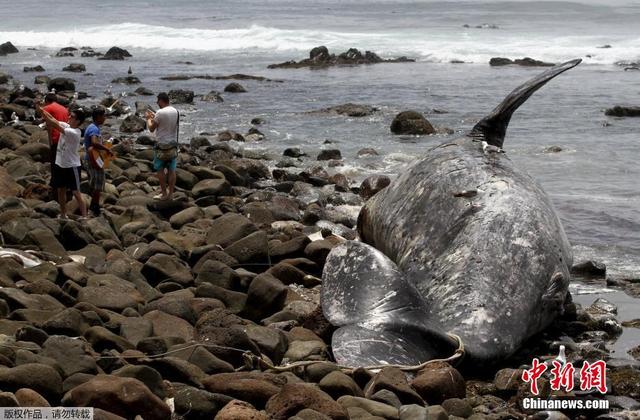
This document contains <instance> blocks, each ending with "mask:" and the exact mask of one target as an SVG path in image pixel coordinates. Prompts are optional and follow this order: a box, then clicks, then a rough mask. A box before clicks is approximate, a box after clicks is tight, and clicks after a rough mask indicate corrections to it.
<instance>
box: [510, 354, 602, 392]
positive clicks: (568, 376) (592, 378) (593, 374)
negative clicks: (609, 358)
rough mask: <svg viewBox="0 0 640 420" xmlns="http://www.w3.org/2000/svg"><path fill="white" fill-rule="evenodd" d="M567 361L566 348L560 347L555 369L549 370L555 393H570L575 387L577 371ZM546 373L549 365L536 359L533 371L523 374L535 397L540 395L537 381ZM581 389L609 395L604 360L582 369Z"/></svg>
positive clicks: (554, 362)
mask: <svg viewBox="0 0 640 420" xmlns="http://www.w3.org/2000/svg"><path fill="white" fill-rule="evenodd" d="M566 360H567V359H566V356H565V354H564V346H560V354H558V357H557V358H556V359H555V360H553V361H552V362H551V364H552V365H553V367H552V368H551V369H550V370H549V373H550V375H551V389H552V390H554V391H560V390H565V391H567V392H570V391H572V390H573V388H574V386H575V385H574V378H575V376H574V375H575V372H576V369H575V368H574V367H573V364H572V363H571V362H567V361H566ZM547 363H548V362H547ZM546 371H547V365H546V364H544V363H540V360H538V359H537V358H535V359H533V361H532V363H531V369H527V370H525V371H524V372H522V380H523V381H525V382H529V383H530V384H531V385H530V386H531V393H532V394H533V395H538V394H539V393H540V391H539V390H538V382H537V380H538V378H540V377H541V376H542V374H543V373H544V372H546ZM580 389H581V390H582V391H589V390H592V389H597V390H598V391H599V392H600V393H601V394H606V393H607V364H606V362H605V361H604V360H598V361H595V362H593V363H589V362H587V361H585V362H584V364H583V365H582V367H581V368H580Z"/></svg>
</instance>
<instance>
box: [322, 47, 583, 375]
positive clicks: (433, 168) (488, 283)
mask: <svg viewBox="0 0 640 420" xmlns="http://www.w3.org/2000/svg"><path fill="white" fill-rule="evenodd" d="M580 61H581V60H579V59H578V60H573V61H569V62H566V63H564V64H561V65H558V66H556V67H553V68H551V69H549V70H547V71H545V72H543V73H541V74H539V75H538V76H536V77H535V78H533V79H531V80H529V81H528V82H526V83H524V84H523V85H521V86H519V87H518V88H516V89H515V90H514V91H513V92H511V93H510V94H509V95H508V96H507V97H506V98H505V99H504V100H503V101H502V103H501V104H500V105H498V106H497V107H496V108H495V109H494V110H493V111H492V112H491V113H490V114H489V115H488V116H487V117H485V118H484V119H482V120H481V121H480V122H479V123H478V124H477V125H476V126H475V127H474V128H473V129H472V130H471V132H470V133H468V134H467V135H465V136H463V137H460V138H458V139H455V140H453V141H447V142H446V143H444V144H441V145H439V146H437V147H434V148H432V149H431V150H429V151H428V152H427V153H426V155H425V156H424V157H423V158H421V159H420V160H418V161H417V162H416V163H414V164H413V165H412V166H411V167H410V168H409V169H407V170H406V171H405V172H404V173H402V174H401V175H400V176H399V177H398V178H397V179H395V181H393V182H392V183H391V184H390V185H389V186H388V187H387V188H385V189H383V190H382V191H380V192H379V193H377V194H376V195H375V196H373V197H372V198H371V199H370V200H369V201H368V202H367V203H366V204H365V206H364V207H363V208H362V210H361V212H360V215H359V218H358V232H359V234H360V237H361V239H362V241H363V242H356V241H348V242H346V243H344V244H342V245H340V246H337V247H335V248H334V249H333V250H332V252H331V253H330V254H329V256H328V258H327V260H326V263H325V267H324V272H323V285H322V293H321V304H322V309H323V312H324V314H325V316H326V318H327V319H328V320H329V321H330V322H331V323H332V324H333V325H335V326H337V327H339V328H338V329H337V330H336V331H335V332H334V335H333V337H332V347H333V354H334V356H335V358H336V361H337V362H338V363H340V364H343V365H347V366H370V365H379V364H403V365H414V364H419V363H422V362H424V361H427V360H431V359H434V358H439V357H443V356H448V355H450V354H451V353H452V352H453V351H454V349H455V348H456V346H457V342H456V341H455V340H453V339H452V338H450V336H448V335H447V334H446V333H453V334H456V335H458V336H459V337H460V338H461V339H462V341H463V343H464V345H465V350H466V355H465V364H467V363H480V364H485V365H486V364H492V363H495V362H497V361H500V360H503V359H504V358H506V357H508V356H510V355H511V354H513V353H514V352H515V351H516V350H518V348H519V347H520V346H521V345H522V343H523V342H524V341H525V340H526V339H527V338H529V337H531V336H532V335H534V334H536V333H538V332H540V331H541V330H542V329H544V328H545V327H547V326H548V325H549V323H551V321H553V319H554V318H555V317H557V315H558V314H560V313H561V311H562V308H563V303H564V301H565V297H566V295H567V288H568V284H569V268H570V266H571V263H572V256H571V251H570V246H569V243H568V240H567V237H566V235H565V233H564V230H563V228H562V226H561V224H560V221H559V219H558V216H557V214H556V212H555V211H554V208H553V206H552V204H551V201H550V199H549V197H548V196H547V195H546V193H545V192H544V191H543V190H542V188H541V187H540V186H539V185H538V184H537V183H536V182H535V181H534V180H533V179H532V178H531V177H530V176H529V175H527V174H526V173H525V172H524V171H523V170H522V169H521V168H518V167H517V166H516V165H514V163H513V162H511V160H510V159H509V158H508V156H507V154H505V153H502V146H503V141H504V136H505V132H506V129H507V126H508V124H509V120H510V118H511V115H512V114H513V112H514V111H515V110H516V109H517V108H518V107H519V106H520V105H521V104H522V103H524V102H525V101H526V100H527V99H528V98H529V96H531V94H533V93H534V92H535V91H536V90H538V89H539V88H540V87H542V86H543V85H544V84H545V83H547V82H548V81H549V80H551V79H552V78H554V77H555V76H557V75H559V74H560V73H563V72H564V71H567V70H569V69H571V68H573V67H575V66H577V65H578V64H579V63H580Z"/></svg>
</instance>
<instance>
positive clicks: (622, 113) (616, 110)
mask: <svg viewBox="0 0 640 420" xmlns="http://www.w3.org/2000/svg"><path fill="white" fill-rule="evenodd" d="M604 115H607V116H609V117H640V106H620V105H616V106H614V107H613V108H609V109H607V110H606V111H604Z"/></svg>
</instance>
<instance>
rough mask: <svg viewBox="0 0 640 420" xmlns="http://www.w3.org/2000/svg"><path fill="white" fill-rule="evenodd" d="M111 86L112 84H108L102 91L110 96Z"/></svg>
mask: <svg viewBox="0 0 640 420" xmlns="http://www.w3.org/2000/svg"><path fill="white" fill-rule="evenodd" d="M111 87H112V86H111V85H109V86H107V88H106V89H105V90H104V93H105V94H106V95H109V96H111Z"/></svg>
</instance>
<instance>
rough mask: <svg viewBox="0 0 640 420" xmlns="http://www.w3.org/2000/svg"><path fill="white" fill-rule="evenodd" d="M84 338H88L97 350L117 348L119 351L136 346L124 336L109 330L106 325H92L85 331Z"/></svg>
mask: <svg viewBox="0 0 640 420" xmlns="http://www.w3.org/2000/svg"><path fill="white" fill-rule="evenodd" d="M84 338H86V339H87V341H88V342H89V343H91V346H92V347H93V348H94V349H95V350H96V351H103V350H110V349H116V350H118V351H119V352H123V351H125V350H129V349H133V348H135V346H134V345H133V344H131V343H129V342H128V341H127V340H125V339H124V338H122V337H120V336H119V335H116V334H114V333H112V332H111V331H109V330H108V329H106V328H104V327H99V326H95V327H91V328H88V329H87V330H86V331H85V332H84Z"/></svg>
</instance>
